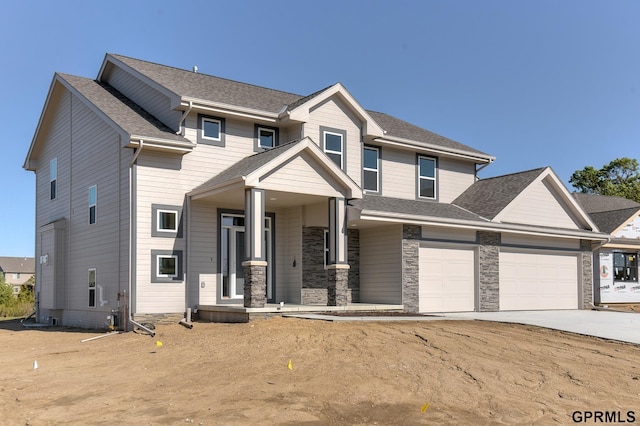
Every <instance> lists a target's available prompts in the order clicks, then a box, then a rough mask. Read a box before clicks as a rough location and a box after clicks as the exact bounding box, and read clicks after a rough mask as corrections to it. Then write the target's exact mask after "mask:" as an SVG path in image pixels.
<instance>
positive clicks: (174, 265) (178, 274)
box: [151, 250, 182, 283]
mask: <svg viewBox="0 0 640 426" xmlns="http://www.w3.org/2000/svg"><path fill="white" fill-rule="evenodd" d="M151 263H152V265H151V266H152V270H151V282H152V283H163V282H167V283H168V282H176V281H182V251H181V250H151Z"/></svg>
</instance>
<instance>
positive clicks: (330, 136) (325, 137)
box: [320, 127, 347, 169]
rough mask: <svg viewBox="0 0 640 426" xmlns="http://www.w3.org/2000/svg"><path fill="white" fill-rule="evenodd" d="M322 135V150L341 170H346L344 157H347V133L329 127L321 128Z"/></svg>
mask: <svg viewBox="0 0 640 426" xmlns="http://www.w3.org/2000/svg"><path fill="white" fill-rule="evenodd" d="M320 134H321V135H322V148H323V150H324V152H325V154H327V156H329V158H331V160H333V162H334V163H336V164H337V165H338V167H340V168H341V169H344V157H345V154H346V153H345V140H346V139H347V133H346V132H345V131H343V130H338V129H330V128H327V127H320Z"/></svg>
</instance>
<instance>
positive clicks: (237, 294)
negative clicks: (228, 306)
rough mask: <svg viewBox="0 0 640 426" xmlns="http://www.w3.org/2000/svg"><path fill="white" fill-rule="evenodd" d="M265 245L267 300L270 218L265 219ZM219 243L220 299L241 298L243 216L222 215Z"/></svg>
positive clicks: (270, 297)
mask: <svg viewBox="0 0 640 426" xmlns="http://www.w3.org/2000/svg"><path fill="white" fill-rule="evenodd" d="M264 238H265V243H266V244H265V245H266V248H267V251H266V253H267V271H266V273H267V300H269V301H272V299H273V290H272V282H271V281H272V280H271V270H272V269H271V257H272V256H271V251H272V250H271V242H272V240H271V218H270V217H267V218H266V219H265V236H264ZM220 239H221V241H220V242H221V244H220V252H221V253H220V262H221V266H222V268H221V269H222V294H221V296H222V299H226V300H228V299H242V298H243V297H244V268H243V266H242V261H243V260H244V258H245V240H244V216H243V215H238V214H223V215H222V235H221V238H220Z"/></svg>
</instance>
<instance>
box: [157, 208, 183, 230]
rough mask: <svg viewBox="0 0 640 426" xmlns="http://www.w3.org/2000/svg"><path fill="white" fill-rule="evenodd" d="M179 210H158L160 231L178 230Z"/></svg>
mask: <svg viewBox="0 0 640 426" xmlns="http://www.w3.org/2000/svg"><path fill="white" fill-rule="evenodd" d="M177 217H178V212H176V211H168V210H158V231H170V232H177V231H178V220H177Z"/></svg>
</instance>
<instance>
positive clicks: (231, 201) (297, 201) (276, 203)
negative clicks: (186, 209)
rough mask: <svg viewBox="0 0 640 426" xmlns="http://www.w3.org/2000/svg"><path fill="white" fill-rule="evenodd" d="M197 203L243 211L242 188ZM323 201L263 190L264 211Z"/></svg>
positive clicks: (320, 197) (312, 196)
mask: <svg viewBox="0 0 640 426" xmlns="http://www.w3.org/2000/svg"><path fill="white" fill-rule="evenodd" d="M197 201H198V202H206V203H215V204H217V205H221V206H224V207H226V208H230V209H238V210H243V209H244V187H242V188H234V189H230V190H228V191H225V192H218V193H216V194H212V195H208V196H206V197H201V198H199V199H198V200H197ZM323 201H324V202H326V201H327V197H323V196H318V195H310V194H301V193H297V192H283V191H273V190H265V209H266V210H267V211H270V210H275V209H281V208H287V207H295V206H304V205H311V204H318V203H321V202H323Z"/></svg>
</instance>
